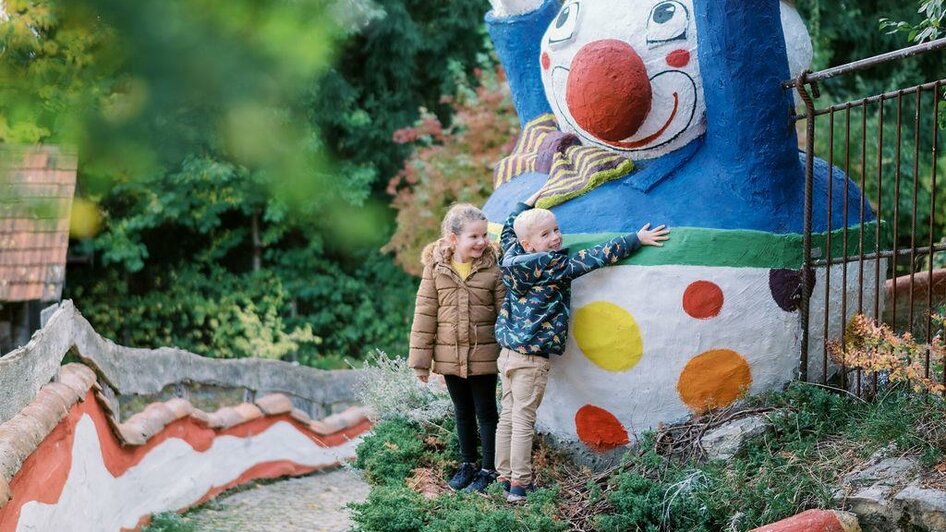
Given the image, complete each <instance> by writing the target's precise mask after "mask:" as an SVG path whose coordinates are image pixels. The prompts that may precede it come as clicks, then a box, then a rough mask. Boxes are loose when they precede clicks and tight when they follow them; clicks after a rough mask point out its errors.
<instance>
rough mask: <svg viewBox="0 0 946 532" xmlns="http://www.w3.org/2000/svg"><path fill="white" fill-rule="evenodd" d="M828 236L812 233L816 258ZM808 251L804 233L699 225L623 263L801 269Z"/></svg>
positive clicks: (579, 237)
mask: <svg viewBox="0 0 946 532" xmlns="http://www.w3.org/2000/svg"><path fill="white" fill-rule="evenodd" d="M887 225H888V224H886V223H881V244H882V245H881V249H885V248H886V247H889V243H888V242H887V241H888V240H889V235H887ZM842 233H843V230H842V229H839V230H837V231H833V232H832V233H831V257H832V258H838V257H841V251H842V236H843V235H842ZM615 236H619V235H618V233H597V234H566V235H565V246H566V247H569V248H574V249H579V248H584V247H589V246H592V245H595V244H600V243H601V242H604V241H605V240H608V239H609V238H613V237H615ZM876 236H877V223H876V222H869V223H865V224H864V253H865V254H869V253H873V252H874V242H876ZM859 240H860V235H859V226H853V227H849V228H848V230H847V241H848V244H847V254H848V256H849V257H851V256H853V257H857V255H858V248H859ZM826 241H827V234H826V233H820V234H815V235H812V236H811V247H812V258H813V259H815V260H817V259H823V258H826V257H827V253H826V252H825V244H826ZM803 257H804V252H803V248H802V235H800V234H797V233H787V234H777V233H766V232H762V231H750V230H721V229H705V228H699V227H673V228H671V231H670V240H669V241H667V242H666V243H665V245H664V247H662V248H657V247H650V246H644V247H642V248H641V249H640V250H638V251H637V252H636V253H634V255H632V256H631V257H630V258H629V259H626V260H623V261H621V262H619V263H618V264H629V265H637V266H662V265H669V264H677V265H685V266H731V267H737V268H800V267H801V265H802V259H803Z"/></svg>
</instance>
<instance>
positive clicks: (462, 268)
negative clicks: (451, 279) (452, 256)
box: [450, 260, 473, 281]
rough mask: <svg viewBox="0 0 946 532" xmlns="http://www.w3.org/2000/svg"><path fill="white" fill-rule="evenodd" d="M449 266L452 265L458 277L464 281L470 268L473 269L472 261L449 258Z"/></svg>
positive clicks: (468, 274)
mask: <svg viewBox="0 0 946 532" xmlns="http://www.w3.org/2000/svg"><path fill="white" fill-rule="evenodd" d="M450 266H452V267H453V271H455V272H457V274H459V275H460V279H463V280H464V281H465V280H466V278H467V277H469V276H470V270H472V269H473V261H470V262H457V261H455V260H451V261H450Z"/></svg>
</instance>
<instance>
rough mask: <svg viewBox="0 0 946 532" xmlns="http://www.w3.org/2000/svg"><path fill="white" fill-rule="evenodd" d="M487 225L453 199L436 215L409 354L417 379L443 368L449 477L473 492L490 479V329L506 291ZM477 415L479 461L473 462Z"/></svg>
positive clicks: (495, 352)
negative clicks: (450, 429)
mask: <svg viewBox="0 0 946 532" xmlns="http://www.w3.org/2000/svg"><path fill="white" fill-rule="evenodd" d="M486 228H487V222H486V216H485V215H484V214H483V212H482V211H480V210H479V209H478V208H476V207H474V206H473V205H470V204H468V203H464V204H459V205H454V206H453V207H451V208H450V210H449V211H448V212H447V215H446V216H445V217H444V219H443V224H442V225H441V234H442V236H441V238H440V239H439V240H437V241H436V242H433V243H431V244H429V245H428V246H427V247H426V248H425V249H424V252H423V254H422V256H421V261H422V262H423V264H424V274H423V277H422V279H421V283H420V288H418V290H417V303H416V307H415V310H414V324H413V326H412V327H411V350H410V356H409V357H408V365H409V366H410V367H411V368H413V369H414V372H415V374H416V375H417V378H418V379H420V380H421V381H422V382H425V383H426V382H427V377H428V376H429V374H430V372H431V371H434V372H435V373H439V374H441V375H443V376H444V380H445V381H446V383H447V391H448V392H450V398H451V399H452V400H453V407H454V413H455V415H456V421H457V437H458V439H459V441H460V454H461V459H462V463H461V464H460V468H459V469H458V470H457V472H456V474H454V475H453V478H451V479H450V481H449V482H448V484H449V485H450V487H451V488H453V489H455V490H460V489H465V490H467V491H479V492H482V491H484V490H485V489H486V487H487V486H488V485H489V484H490V483H491V482H493V481H494V480H495V479H496V470H495V468H494V458H495V449H496V442H495V437H496V422H497V419H498V416H497V414H496V374H497V369H496V359H497V358H498V357H499V345H497V344H496V337H495V336H494V332H493V331H494V328H495V325H496V313H497V312H498V311H499V309H500V307H501V306H502V301H503V297H504V296H505V293H506V291H505V288H504V287H503V284H502V278H501V275H500V273H499V266H498V264H497V263H498V262H499V261H498V260H497V253H496V249H495V248H494V247H493V246H492V244H490V242H489V238H488V237H487V234H486ZM477 422H478V424H479V431H478V432H479V440H480V445H481V447H482V451H483V456H482V458H483V461H482V466H481V467H477V466H476V439H477V438H476V436H477Z"/></svg>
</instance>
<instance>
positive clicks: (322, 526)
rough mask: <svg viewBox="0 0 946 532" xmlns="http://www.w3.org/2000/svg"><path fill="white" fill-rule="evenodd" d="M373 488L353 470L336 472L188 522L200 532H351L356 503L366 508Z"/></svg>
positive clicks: (211, 507) (264, 489)
mask: <svg viewBox="0 0 946 532" xmlns="http://www.w3.org/2000/svg"><path fill="white" fill-rule="evenodd" d="M367 497H368V484H367V483H365V481H364V480H362V478H361V476H360V475H359V473H358V472H357V471H355V470H352V469H346V468H341V469H336V470H334V471H329V472H325V473H315V474H313V475H310V476H307V477H301V478H292V479H288V480H283V481H279V482H274V483H272V484H265V485H256V486H255V487H253V488H250V489H248V490H246V491H240V492H238V493H234V494H233V495H230V496H227V497H221V498H219V499H216V500H214V501H211V502H209V503H207V504H205V505H204V506H203V507H201V508H200V509H199V510H196V511H194V512H191V513H189V514H188V515H187V516H186V517H185V520H186V521H188V522H191V523H194V524H195V525H196V526H197V530H199V531H202V532H203V531H221V532H224V531H225V532H231V531H235V530H239V531H241V532H252V531H259V532H271V531H275V530H279V531H300V532H301V531H307V532H310V531H311V532H315V531H332V532H335V531H343V530H349V529H350V528H351V520H350V519H349V516H348V515H349V514H348V509H346V508H345V505H347V504H348V503H350V502H363V501H364V500H365V499H366V498H367Z"/></svg>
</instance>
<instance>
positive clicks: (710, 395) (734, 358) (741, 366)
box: [677, 349, 752, 414]
mask: <svg viewBox="0 0 946 532" xmlns="http://www.w3.org/2000/svg"><path fill="white" fill-rule="evenodd" d="M750 384H752V374H751V372H750V371H749V363H748V362H746V359H745V358H744V357H743V356H742V355H740V354H739V353H737V352H735V351H732V350H730V349H713V350H711V351H706V352H705V353H701V354H699V355H697V356H695V357H693V358H692V359H690V361H689V362H687V365H686V367H685V368H683V371H682V372H681V373H680V378H679V379H678V380H677V392H678V393H679V394H680V399H681V400H682V401H683V402H684V403H685V404H686V405H687V406H688V407H690V410H692V411H693V412H695V413H697V414H702V413H703V412H706V411H707V410H709V409H711V408H719V407H723V406H726V405H728V404H730V403H732V402H733V401H735V400H736V399H738V398H739V397H741V396H742V395H743V394H745V393H746V390H748V389H749V385H750Z"/></svg>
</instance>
